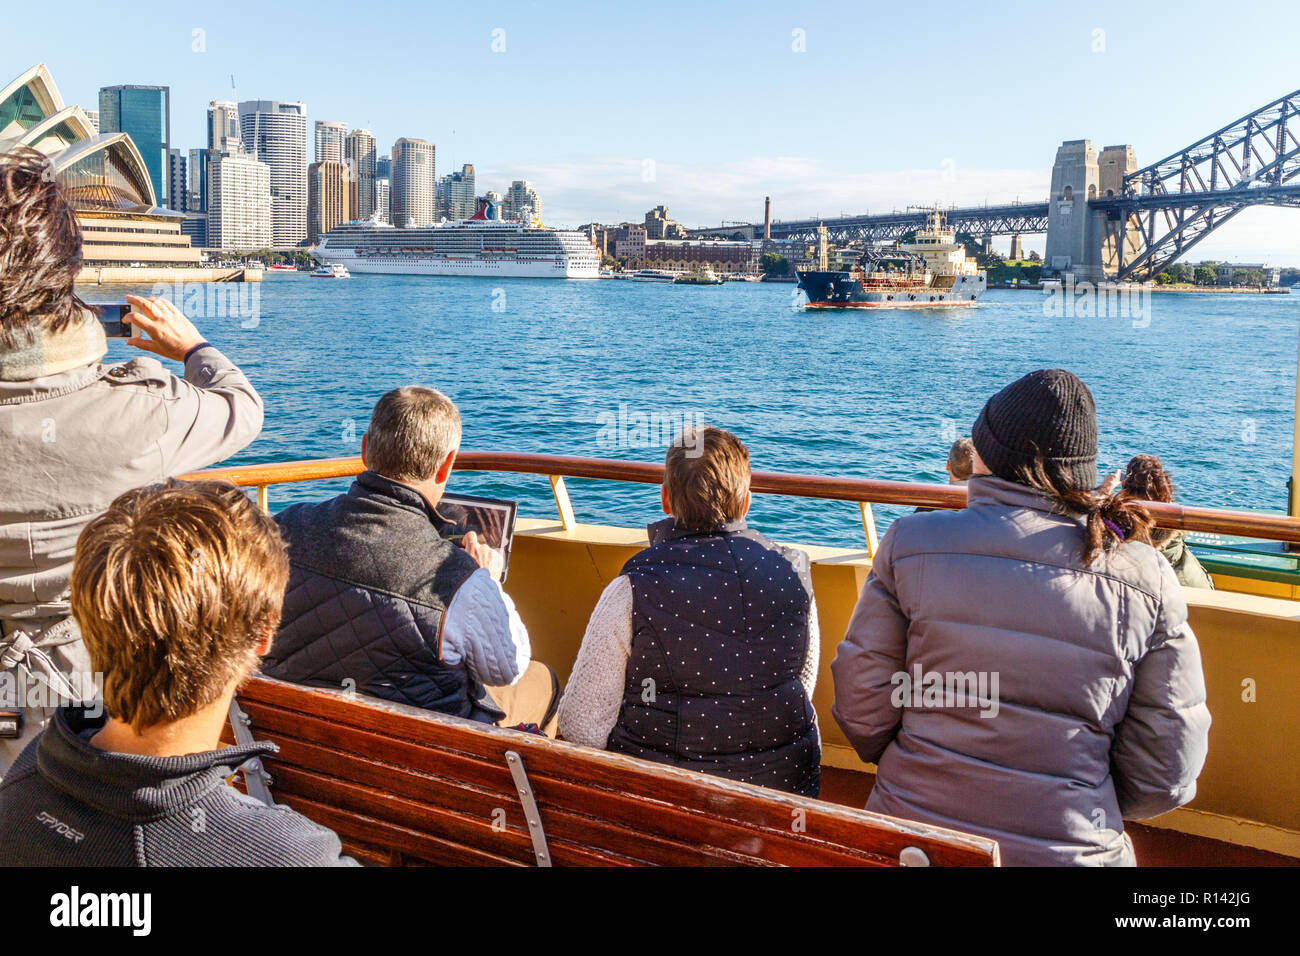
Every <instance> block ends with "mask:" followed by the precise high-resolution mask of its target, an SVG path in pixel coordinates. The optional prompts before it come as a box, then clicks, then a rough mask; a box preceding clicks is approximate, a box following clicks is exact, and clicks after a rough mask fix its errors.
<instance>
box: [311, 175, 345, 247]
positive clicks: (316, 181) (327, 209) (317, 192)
mask: <svg viewBox="0 0 1300 956" xmlns="http://www.w3.org/2000/svg"><path fill="white" fill-rule="evenodd" d="M348 186H349V182H348V177H347V167H346V166H344V165H343V163H341V162H339V161H337V160H333V159H328V160H325V161H324V162H321V163H312V164H311V165H310V166H308V167H307V240H308V241H309V242H310V243H312V245H315V244H316V243H317V242H318V241H319V240H320V237H321V236H323V235H325V233H327V232H329V231H330V230H331V229H333V228H334V227H335V226H337V225H339V224H340V223H344V222H347V221H348V220H349V219H350V218H351V217H350V216H349V215H348V194H349V192H350V191H351V190H350V189H349V188H348Z"/></svg>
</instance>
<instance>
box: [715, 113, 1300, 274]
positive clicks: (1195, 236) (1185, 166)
mask: <svg viewBox="0 0 1300 956" xmlns="http://www.w3.org/2000/svg"><path fill="white" fill-rule="evenodd" d="M1136 166H1137V164H1136V161H1135V159H1134V154H1133V150H1132V149H1131V148H1129V147H1127V146H1111V147H1106V149H1104V150H1103V151H1102V152H1101V154H1100V156H1098V154H1097V153H1096V152H1095V151H1094V150H1093V148H1092V146H1091V144H1090V143H1089V142H1088V141H1087V140H1071V141H1068V142H1066V143H1063V144H1062V145H1061V147H1060V149H1059V150H1058V151H1057V157H1056V164H1055V165H1054V166H1053V169H1052V189H1051V195H1050V196H1049V197H1048V198H1047V199H1046V200H1044V201H1042V202H1031V203H1011V204H1007V205H1000V206H970V207H959V208H952V209H946V210H944V214H945V216H946V218H947V220H948V224H949V225H950V226H952V227H953V228H954V229H956V230H957V231H958V232H962V233H967V234H969V235H971V236H974V237H976V238H984V239H987V238H989V237H991V236H1007V235H1032V234H1034V233H1046V235H1047V244H1046V254H1045V255H1044V257H1043V259H1044V265H1045V266H1046V267H1047V268H1048V269H1049V270H1050V271H1054V272H1065V271H1069V272H1071V273H1074V274H1076V275H1077V276H1078V277H1079V278H1088V279H1093V280H1098V279H1103V278H1109V279H1115V280H1143V279H1148V278H1151V277H1152V276H1154V275H1156V274H1157V273H1159V272H1161V271H1162V270H1164V269H1165V268H1167V267H1168V266H1169V265H1171V264H1172V263H1174V262H1175V261H1177V260H1178V259H1179V258H1181V257H1182V256H1183V255H1184V254H1185V253H1186V252H1187V251H1188V250H1189V249H1191V248H1192V247H1193V246H1194V245H1196V244H1197V243H1198V242H1199V241H1200V240H1201V239H1203V238H1205V236H1207V235H1209V234H1210V232H1212V231H1213V230H1214V229H1216V228H1218V227H1219V226H1221V225H1223V224H1224V223H1225V222H1227V221H1229V220H1230V219H1232V218H1233V217H1234V216H1236V215H1237V214H1238V213H1239V212H1241V211H1242V210H1243V209H1246V208H1247V207H1250V206H1295V207H1300V175H1298V174H1300V90H1296V91H1295V92H1293V93H1289V94H1287V95H1286V96H1283V97H1281V98H1279V99H1276V100H1274V101H1273V102H1272V103H1269V104H1268V105H1266V106H1263V107H1261V108H1259V109H1257V110H1255V111H1254V112H1251V113H1248V114H1247V115H1245V116H1243V117H1241V118H1240V119H1237V120H1236V121H1234V122H1232V123H1229V124H1228V125H1227V126H1224V127H1223V128H1221V129H1218V130H1216V131H1214V132H1213V133H1210V134H1209V135H1207V136H1204V137H1202V138H1201V139H1199V140H1197V141H1196V142H1195V143H1192V144H1191V145H1190V146H1187V147H1185V148H1183V149H1181V150H1179V151H1178V152H1175V153H1171V154H1170V155H1168V156H1166V157H1165V158H1164V159H1162V160H1160V161H1159V162H1156V163H1152V164H1151V165H1150V166H1145V167H1143V168H1140V169H1139V168H1136ZM927 215H928V213H927V211H926V210H924V209H913V210H908V211H906V212H890V213H884V214H879V215H862V216H846V217H840V218H834V219H797V220H776V221H772V222H769V223H736V224H725V225H723V226H718V227H713V228H707V229H692V230H690V231H689V234H690V235H691V236H693V237H694V236H709V235H725V236H732V235H734V234H736V233H737V232H739V233H740V234H741V235H742V236H744V237H745V238H750V239H760V238H764V237H765V234H766V238H770V239H792V240H796V241H803V242H815V241H816V240H817V237H818V228H819V227H820V226H823V225H824V226H825V227H826V231H827V237H828V239H829V240H830V241H831V242H835V243H839V244H842V243H846V242H850V241H854V240H858V241H868V242H871V241H883V240H894V239H899V238H901V237H902V236H904V235H905V234H906V233H908V232H911V231H912V230H914V229H917V228H919V227H920V226H922V225H924V223H925V219H926V216H927Z"/></svg>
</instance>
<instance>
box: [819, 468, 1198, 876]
mask: <svg viewBox="0 0 1300 956" xmlns="http://www.w3.org/2000/svg"><path fill="white" fill-rule="evenodd" d="M1082 549H1083V526H1082V519H1081V518H1078V517H1073V516H1068V515H1061V514H1057V513H1055V512H1054V511H1053V509H1052V503H1051V500H1050V499H1049V498H1047V497H1046V496H1044V495H1041V494H1040V493H1038V492H1036V491H1034V490H1032V489H1030V488H1027V487H1025V486H1023V485H1017V484H1013V483H1011V482H1008V481H1003V480H1002V479H1000V478H992V477H980V478H973V479H971V482H970V485H969V501H968V504H967V507H966V508H965V509H964V510H962V511H953V512H933V513H929V514H920V515H909V516H906V517H903V518H899V519H898V520H897V521H895V522H894V524H893V525H892V526H891V527H890V529H889V531H888V533H887V534H886V535H885V537H884V540H883V541H882V542H881V545H880V549H879V551H878V553H877V554H876V557H875V560H874V562H873V566H872V572H871V575H870V576H869V577H868V579H867V583H866V585H865V587H864V588H863V591H862V594H861V596H860V597H859V599H858V604H857V607H856V608H855V610H854V612H853V617H852V619H851V620H850V622H849V629H848V633H847V634H846V635H845V638H844V641H843V642H842V643H841V644H840V646H839V649H838V652H837V654H836V657H835V662H834V664H833V665H832V675H833V677H834V682H835V704H834V708H833V710H832V713H833V715H834V717H835V720H836V721H837V722H838V723H839V725H840V727H841V728H842V729H843V730H844V732H845V734H846V735H847V736H848V738H849V740H850V742H851V743H852V744H853V746H854V747H855V749H856V750H857V752H858V754H859V756H861V757H862V759H863V760H866V761H868V762H876V763H877V764H878V769H877V776H876V785H875V789H874V790H873V791H872V793H871V797H870V799H869V800H868V801H867V809H868V810H873V811H877V812H880V813H886V814H890V815H892V816H898V817H903V818H906V819H910V820H916V821H920V822H928V823H933V824H937V825H941V826H946V827H951V828H953V829H957V830H964V831H967V832H972V833H979V834H983V835H986V836H989V837H992V838H993V839H996V840H997V841H998V842H999V844H1000V846H1001V852H1002V860H1003V862H1004V863H1007V864H1010V865H1061V864H1094V865H1097V864H1100V865H1133V864H1134V862H1135V860H1134V855H1133V847H1132V844H1131V842H1130V841H1129V839H1128V837H1127V836H1126V835H1125V834H1124V826H1123V821H1124V820H1126V819H1142V818H1146V817H1152V816H1156V815H1157V814H1161V813H1164V812H1166V811H1168V810H1172V809H1173V808H1175V807H1178V806H1181V805H1182V804H1185V803H1187V802H1188V801H1190V800H1191V799H1192V798H1193V797H1194V796H1195V794H1196V777H1197V775H1198V774H1199V773H1200V770H1201V767H1202V765H1203V764H1204V762H1205V755H1206V748H1207V739H1208V732H1209V726H1210V714H1209V711H1208V710H1207V709H1206V706H1205V683H1204V678H1203V676H1202V673H1201V658H1200V651H1199V649H1198V647H1197V644H1196V637H1195V635H1193V633H1192V631H1191V628H1190V627H1189V626H1188V623H1187V605H1186V602H1185V601H1184V599H1183V594H1182V589H1181V588H1180V587H1179V585H1178V581H1177V580H1176V579H1175V577H1174V572H1173V569H1172V568H1171V567H1170V566H1169V563H1168V562H1167V561H1166V560H1165V559H1164V558H1163V557H1162V556H1161V555H1160V553H1159V552H1157V551H1156V550H1154V549H1153V548H1151V547H1149V546H1147V545H1145V544H1139V543H1136V542H1134V543H1128V544H1124V545H1121V546H1120V547H1119V548H1117V549H1115V550H1114V551H1111V552H1109V553H1106V554H1103V555H1100V556H1098V558H1097V559H1096V561H1095V562H1094V564H1093V565H1092V566H1091V567H1086V568H1085V567H1084V565H1083V560H1082ZM968 681H969V682H971V683H970V684H968V683H967V682H968ZM938 687H941V688H942V690H938V691H936V688H938ZM967 687H972V688H974V689H972V691H971V692H970V693H968V694H965V696H964V699H963V693H964V691H965V690H966V688H967Z"/></svg>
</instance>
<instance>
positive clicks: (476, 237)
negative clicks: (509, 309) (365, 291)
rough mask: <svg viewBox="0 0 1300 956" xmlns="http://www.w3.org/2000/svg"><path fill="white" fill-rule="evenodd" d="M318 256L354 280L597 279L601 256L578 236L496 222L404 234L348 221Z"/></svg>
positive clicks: (471, 221)
mask: <svg viewBox="0 0 1300 956" xmlns="http://www.w3.org/2000/svg"><path fill="white" fill-rule="evenodd" d="M316 256H317V258H318V259H320V260H321V261H322V262H325V263H327V264H332V263H338V264H340V265H343V266H346V267H347V269H348V271H349V272H351V273H353V274H354V275H366V274H372V275H374V274H379V275H411V276H483V277H486V278H494V279H497V278H517V279H599V278H600V254H599V253H598V252H597V251H596V248H595V247H594V246H593V245H592V244H591V242H590V240H589V239H588V238H587V237H586V236H585V235H583V234H582V233H580V232H570V231H567V230H562V229H546V228H544V227H541V226H526V225H524V224H523V223H517V222H507V221H502V220H489V219H462V220H460V221H458V222H447V223H439V224H438V225H435V226H419V227H411V228H402V229H398V228H395V227H393V226H389V225H386V224H382V223H374V222H364V223H363V222H350V223H346V224H344V225H342V226H338V227H336V228H335V229H332V230H330V232H329V233H328V234H327V235H326V236H324V237H323V238H322V239H321V242H320V245H319V246H318V247H317V250H316Z"/></svg>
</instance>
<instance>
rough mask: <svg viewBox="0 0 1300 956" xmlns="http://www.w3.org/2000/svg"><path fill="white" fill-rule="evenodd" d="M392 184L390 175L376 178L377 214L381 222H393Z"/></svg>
mask: <svg viewBox="0 0 1300 956" xmlns="http://www.w3.org/2000/svg"><path fill="white" fill-rule="evenodd" d="M391 198H392V193H391V184H390V183H389V181H388V177H386V176H384V177H376V178H375V215H376V216H378V217H379V221H380V222H392V221H393V220H392V208H391Z"/></svg>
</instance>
